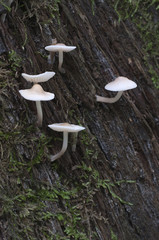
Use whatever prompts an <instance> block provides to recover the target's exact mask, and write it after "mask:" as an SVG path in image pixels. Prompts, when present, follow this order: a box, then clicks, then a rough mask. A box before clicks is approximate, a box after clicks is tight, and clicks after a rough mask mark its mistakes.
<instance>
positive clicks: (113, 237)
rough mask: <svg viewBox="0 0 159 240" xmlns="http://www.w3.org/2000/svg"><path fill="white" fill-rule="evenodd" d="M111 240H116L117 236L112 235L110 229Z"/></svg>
mask: <svg viewBox="0 0 159 240" xmlns="http://www.w3.org/2000/svg"><path fill="white" fill-rule="evenodd" d="M111 240H118V238H117V236H116V235H115V234H114V232H113V230H112V229H111Z"/></svg>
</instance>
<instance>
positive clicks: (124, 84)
mask: <svg viewBox="0 0 159 240" xmlns="http://www.w3.org/2000/svg"><path fill="white" fill-rule="evenodd" d="M136 87H137V84H136V83H135V82H133V81H132V80H129V79H128V78H126V77H117V78H116V79H115V80H114V81H112V82H110V83H108V84H107V85H106V86H105V89H106V90H109V91H116V92H118V93H117V95H116V96H115V97H113V98H106V97H101V96H98V95H96V100H97V102H106V103H115V102H117V101H118V100H119V98H120V97H121V96H122V94H123V91H126V90H130V89H133V88H136Z"/></svg>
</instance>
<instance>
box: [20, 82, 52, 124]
mask: <svg viewBox="0 0 159 240" xmlns="http://www.w3.org/2000/svg"><path fill="white" fill-rule="evenodd" d="M19 92H20V94H21V95H22V97H24V98H25V99H27V100H30V101H35V102H36V108H37V115H38V126H39V127H41V126H42V120H43V113H42V107H41V101H50V100H52V99H53V98H54V97H55V95H54V94H53V93H49V92H45V91H44V90H43V88H42V87H41V86H40V85H39V84H34V85H33V87H32V88H31V89H25V90H19Z"/></svg>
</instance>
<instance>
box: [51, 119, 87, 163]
mask: <svg viewBox="0 0 159 240" xmlns="http://www.w3.org/2000/svg"><path fill="white" fill-rule="evenodd" d="M48 127H49V128H51V129H52V130H54V131H57V132H63V145H62V149H61V151H60V152H59V153H57V154H55V155H51V161H52V162H53V161H55V160H56V159H58V158H60V157H61V156H62V155H63V154H64V152H65V151H66V149H67V146H68V133H69V132H72V133H78V132H79V131H81V130H84V129H85V128H84V127H82V126H79V125H74V124H69V123H54V124H51V125H48Z"/></svg>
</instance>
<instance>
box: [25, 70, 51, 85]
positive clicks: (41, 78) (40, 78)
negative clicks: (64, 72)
mask: <svg viewBox="0 0 159 240" xmlns="http://www.w3.org/2000/svg"><path fill="white" fill-rule="evenodd" d="M54 75H55V72H44V73H41V74H38V75H30V74H26V73H22V76H23V78H25V79H26V80H27V81H28V82H33V83H38V82H46V81H48V80H49V79H50V78H52V77H53V76H54Z"/></svg>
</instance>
